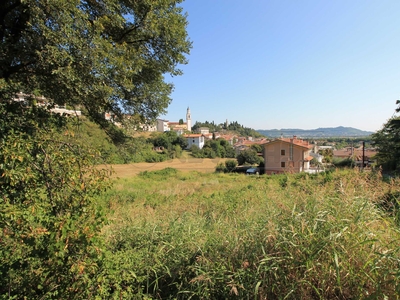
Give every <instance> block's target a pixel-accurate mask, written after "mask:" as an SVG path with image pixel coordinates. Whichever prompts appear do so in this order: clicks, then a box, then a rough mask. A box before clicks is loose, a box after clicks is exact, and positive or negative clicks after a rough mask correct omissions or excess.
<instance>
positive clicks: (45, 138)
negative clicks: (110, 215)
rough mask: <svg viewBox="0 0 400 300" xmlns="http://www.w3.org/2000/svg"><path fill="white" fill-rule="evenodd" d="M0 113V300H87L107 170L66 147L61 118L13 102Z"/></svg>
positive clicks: (85, 152)
mask: <svg viewBox="0 0 400 300" xmlns="http://www.w3.org/2000/svg"><path fill="white" fill-rule="evenodd" d="M0 114H1V115H2V121H1V122H0V135H1V136H2V140H1V142H0V186H1V190H0V198H1V199H2V201H1V202H0V228H2V230H1V231H0V256H1V258H2V259H1V260H0V295H1V298H4V299H6V298H7V299H9V298H10V299H11V298H13V297H16V298H18V299H22V298H27V299H55V298H64V299H65V298H76V295H79V297H80V298H82V299H84V298H87V297H89V295H91V294H93V293H95V277H96V275H97V272H98V269H99V268H100V266H101V261H102V251H101V250H100V247H102V246H101V245H102V244H101V242H100V241H101V239H100V240H99V236H98V233H99V231H100V229H101V227H102V226H103V221H104V218H103V215H102V212H101V210H100V208H101V207H99V206H98V203H95V197H96V196H97V195H99V194H100V193H101V192H103V191H104V190H105V189H106V188H107V187H108V186H109V184H108V181H107V178H108V177H109V175H110V172H108V171H106V170H101V169H99V168H96V167H95V166H94V164H95V163H96V162H97V161H98V156H99V155H98V153H97V151H93V150H91V149H88V148H83V147H80V146H79V145H76V144H74V143H73V142H71V140H73V138H72V133H71V132H70V131H69V129H68V126H67V124H68V123H69V122H68V120H67V119H65V118H63V117H61V116H58V115H49V113H48V111H46V110H45V109H41V108H36V107H32V108H25V107H21V106H19V104H17V103H1V104H0Z"/></svg>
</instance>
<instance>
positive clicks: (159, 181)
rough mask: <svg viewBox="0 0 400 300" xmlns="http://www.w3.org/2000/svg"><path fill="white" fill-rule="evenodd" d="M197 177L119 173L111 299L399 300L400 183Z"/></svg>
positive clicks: (345, 174) (365, 176)
mask: <svg viewBox="0 0 400 300" xmlns="http://www.w3.org/2000/svg"><path fill="white" fill-rule="evenodd" d="M170 163H171V162H170ZM166 164H168V163H166ZM178 165H179V163H178ZM163 166H165V165H163ZM154 168H161V165H158V164H156V165H155V166H154ZM195 169H196V171H192V172H187V171H188V169H185V168H184V169H183V170H184V171H178V170H176V169H172V168H167V169H162V170H156V171H150V169H146V170H143V169H139V168H137V169H136V170H135V172H134V171H130V172H123V173H122V175H121V173H120V174H118V171H117V174H118V176H120V177H121V178H119V179H116V181H115V185H114V188H113V189H112V190H110V191H109V192H108V194H107V195H104V197H103V198H102V203H104V205H105V206H106V208H107V210H108V211H109V213H108V217H109V220H110V222H109V224H108V225H107V226H106V227H104V229H103V232H102V234H103V237H104V238H105V241H106V245H107V246H106V249H107V251H106V254H107V255H106V259H105V260H106V262H105V265H106V266H107V268H105V269H104V274H103V276H102V277H101V278H103V279H102V280H104V281H101V280H99V289H100V292H101V293H103V295H104V297H106V298H111V297H114V298H120V299H398V298H399V296H398V295H399V294H400V271H399V270H400V263H399V262H400V254H399V251H400V232H399V222H398V210H397V209H398V195H399V194H400V184H399V183H400V182H399V181H398V180H391V181H388V182H385V181H383V180H382V178H381V177H380V175H379V174H374V173H359V172H357V171H352V170H351V171H337V172H333V173H327V174H319V175H307V174H293V175H275V176H259V177H257V176H244V175H240V174H215V173H205V172H203V171H204V170H205V169H200V170H198V167H197V166H196V167H195ZM139 170H140V171H143V172H142V173H140V174H139V175H138V176H129V175H130V174H133V172H134V173H135V174H138V172H140V171H139Z"/></svg>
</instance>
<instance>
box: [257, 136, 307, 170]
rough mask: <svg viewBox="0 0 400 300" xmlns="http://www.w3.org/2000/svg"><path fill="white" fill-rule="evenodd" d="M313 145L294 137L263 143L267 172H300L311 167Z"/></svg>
mask: <svg viewBox="0 0 400 300" xmlns="http://www.w3.org/2000/svg"><path fill="white" fill-rule="evenodd" d="M312 148H313V145H311V144H309V143H308V142H307V141H304V140H301V139H298V138H297V137H296V136H293V138H278V139H275V140H273V141H270V142H267V143H265V144H264V145H263V157H264V168H265V174H279V173H286V172H291V173H298V172H303V171H307V170H309V169H310V161H311V160H312V158H313V157H312V156H311V155H310V154H311V149H312Z"/></svg>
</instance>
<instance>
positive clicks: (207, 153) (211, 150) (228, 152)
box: [190, 139, 235, 158]
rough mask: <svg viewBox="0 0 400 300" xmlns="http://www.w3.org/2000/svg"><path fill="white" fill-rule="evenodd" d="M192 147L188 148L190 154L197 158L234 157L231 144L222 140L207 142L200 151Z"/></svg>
mask: <svg viewBox="0 0 400 300" xmlns="http://www.w3.org/2000/svg"><path fill="white" fill-rule="evenodd" d="M193 146H195V145H193ZM193 146H192V147H191V148H190V151H191V152H192V155H193V156H194V157H197V158H216V157H222V158H233V157H235V150H234V149H233V147H232V146H231V144H229V143H228V142H227V141H225V140H224V139H217V140H207V141H206V142H205V143H204V146H203V148H202V149H199V147H197V146H195V147H193Z"/></svg>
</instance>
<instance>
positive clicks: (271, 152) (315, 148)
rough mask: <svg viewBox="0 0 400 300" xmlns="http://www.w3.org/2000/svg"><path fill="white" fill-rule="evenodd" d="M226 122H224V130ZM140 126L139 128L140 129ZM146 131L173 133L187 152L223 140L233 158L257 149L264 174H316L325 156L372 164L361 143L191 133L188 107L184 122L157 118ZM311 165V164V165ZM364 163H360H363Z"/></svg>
mask: <svg viewBox="0 0 400 300" xmlns="http://www.w3.org/2000/svg"><path fill="white" fill-rule="evenodd" d="M228 126H229V123H228V121H226V123H225V128H228ZM143 128H144V127H143V126H142V129H143ZM148 131H158V132H166V131H174V132H176V133H177V134H178V135H181V136H182V137H184V138H185V139H186V141H187V148H186V149H187V150H189V149H191V148H192V147H193V146H196V147H198V148H199V149H202V148H203V147H204V145H205V143H206V141H207V140H218V139H223V140H225V141H227V142H228V143H229V144H230V145H231V146H232V147H233V148H234V150H235V153H236V155H238V154H239V153H241V152H242V151H245V150H249V149H261V151H258V155H259V156H260V157H262V158H263V160H264V163H263V164H262V165H263V168H264V169H263V170H262V171H263V172H265V173H267V174H278V173H284V172H302V171H305V172H318V171H320V170H321V166H323V163H327V162H330V160H326V159H324V156H323V155H322V154H325V155H329V156H330V157H331V159H332V158H333V157H335V158H338V159H341V160H352V161H353V162H354V164H355V166H359V167H368V166H371V165H372V163H373V157H374V156H375V154H376V153H377V152H376V150H375V149H374V148H366V147H365V144H360V145H357V146H353V145H352V146H351V147H346V148H344V149H336V147H335V143H331V144H330V145H318V142H317V141H309V139H307V140H302V139H301V138H298V137H297V136H293V137H290V138H287V137H283V136H281V137H279V138H267V137H253V136H240V135H238V134H237V133H235V132H229V131H227V130H222V131H213V132H210V128H209V127H206V126H204V127H196V128H195V130H193V131H192V120H191V113H190V108H189V107H188V108H187V112H186V122H183V120H181V121H180V122H171V121H168V120H163V119H157V121H156V124H155V125H154V126H152V127H151V129H150V130H148ZM311 162H314V164H313V165H312V164H311ZM363 162H364V163H363Z"/></svg>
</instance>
